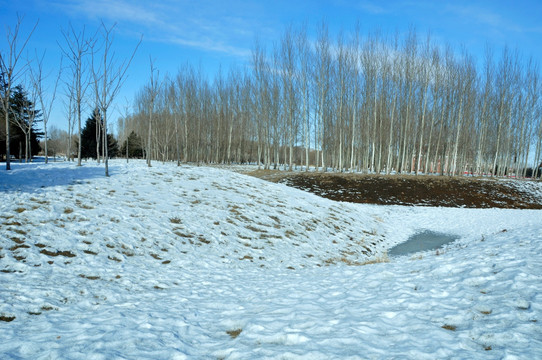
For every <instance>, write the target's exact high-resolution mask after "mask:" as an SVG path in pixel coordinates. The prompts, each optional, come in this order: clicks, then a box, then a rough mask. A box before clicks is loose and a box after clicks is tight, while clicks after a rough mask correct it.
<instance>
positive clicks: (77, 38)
mask: <svg viewBox="0 0 542 360" xmlns="http://www.w3.org/2000/svg"><path fill="white" fill-rule="evenodd" d="M62 36H63V37H64V41H65V44H64V46H62V45H60V44H59V46H60V48H61V50H62V53H63V54H64V56H65V57H66V58H67V59H68V61H69V62H70V68H71V70H72V77H73V78H72V80H70V81H67V82H66V85H67V86H68V88H69V91H70V92H71V93H72V94H73V95H72V97H73V101H74V109H75V116H76V118H77V137H78V148H77V166H81V113H82V111H83V108H82V107H83V99H84V97H85V93H86V90H87V88H88V85H89V81H88V80H87V79H86V78H85V77H86V75H85V68H84V67H83V65H84V64H83V62H84V60H85V58H86V56H87V55H89V54H90V51H91V45H92V42H93V40H92V37H91V38H88V39H87V38H86V36H85V28H84V27H83V30H82V31H81V32H76V31H75V29H74V28H73V26H72V25H70V27H69V29H67V30H62Z"/></svg>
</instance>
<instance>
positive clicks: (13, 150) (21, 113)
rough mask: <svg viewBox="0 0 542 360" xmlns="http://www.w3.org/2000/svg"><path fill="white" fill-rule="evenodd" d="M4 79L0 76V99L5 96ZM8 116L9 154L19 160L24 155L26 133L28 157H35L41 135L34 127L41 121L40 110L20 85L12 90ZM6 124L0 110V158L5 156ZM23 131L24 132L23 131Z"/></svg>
mask: <svg viewBox="0 0 542 360" xmlns="http://www.w3.org/2000/svg"><path fill="white" fill-rule="evenodd" d="M3 79H4V77H3V76H0V97H2V96H4V94H5V86H6V85H5V81H3ZM8 116H9V132H10V141H9V144H10V145H9V146H10V154H11V155H12V156H15V157H17V158H21V156H24V154H25V151H24V149H25V146H26V145H27V144H26V139H25V138H26V136H25V131H28V132H29V134H28V136H29V137H28V140H29V142H30V150H31V152H30V154H29V155H30V156H34V155H37V154H38V153H39V152H40V150H41V147H40V144H39V138H40V137H42V136H43V133H41V132H40V131H38V130H37V129H36V128H35V126H36V125H37V123H38V122H39V121H41V110H38V109H36V108H35V104H34V103H33V102H32V101H30V99H29V98H28V94H27V92H26V91H25V90H24V88H23V87H22V86H21V85H17V86H16V87H14V88H12V90H11V94H10V113H9V114H8ZM31 117H33V119H32V123H31V124H30V122H31ZM5 129H6V122H5V116H4V111H3V109H2V108H0V158H2V159H3V158H4V157H5V155H6V130H5ZM23 129H24V130H23Z"/></svg>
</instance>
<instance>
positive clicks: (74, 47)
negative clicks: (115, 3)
mask: <svg viewBox="0 0 542 360" xmlns="http://www.w3.org/2000/svg"><path fill="white" fill-rule="evenodd" d="M22 22H23V17H21V16H18V17H17V22H16V24H15V26H14V27H9V26H7V27H6V39H7V46H6V50H4V51H2V52H0V74H1V78H0V80H1V84H0V85H1V86H0V100H1V101H0V103H1V106H2V107H1V110H2V112H3V113H2V115H3V122H4V126H5V129H6V130H5V132H3V133H2V134H0V135H1V136H2V137H3V139H2V140H3V143H4V144H5V147H4V149H5V150H3V152H4V156H5V159H6V170H10V159H11V154H12V151H11V144H12V142H13V139H12V136H11V129H12V125H13V124H19V122H21V123H22V122H24V123H25V124H26V125H25V128H26V130H24V132H25V135H26V134H27V133H28V134H31V129H32V126H33V125H32V124H33V122H32V121H33V120H34V118H36V116H37V115H38V114H37V112H36V111H34V110H32V111H30V112H29V110H28V109H34V107H30V106H27V110H26V112H25V114H26V117H24V119H25V120H24V121H23V120H20V119H19V118H23V117H21V116H17V115H16V114H15V113H14V112H13V110H12V108H13V105H14V96H15V95H16V94H17V92H16V90H17V88H21V87H22V85H20V84H18V83H19V82H24V83H25V86H24V87H26V88H27V89H30V90H29V91H30V93H31V94H32V97H31V101H32V105H34V104H37V103H38V101H39V103H40V105H41V108H42V110H41V115H42V120H43V127H44V134H43V135H44V150H45V162H46V163H47V161H48V155H49V151H48V140H49V136H48V131H47V122H48V119H49V115H50V113H51V109H52V105H53V102H54V101H55V98H56V92H57V87H58V84H59V82H60V83H63V84H64V89H65V101H64V104H65V108H66V115H67V119H68V124H67V125H68V126H67V128H68V131H67V132H66V135H67V136H66V140H67V141H66V143H67V149H66V155H67V157H68V158H69V159H70V160H71V159H73V157H72V146H73V145H76V147H77V165H78V166H80V165H81V160H82V157H83V152H82V146H83V141H82V140H83V139H82V127H81V118H82V114H83V112H84V111H85V109H87V108H89V107H90V108H94V109H96V111H97V112H98V114H99V121H96V122H95V129H96V140H95V141H96V144H97V146H96V158H97V159H98V162H100V159H103V162H104V164H105V175H106V176H108V175H109V169H108V159H109V157H110V155H109V154H108V151H109V149H110V146H108V140H111V139H112V137H109V136H108V134H107V128H108V125H107V121H108V112H109V110H110V108H111V106H112V104H113V102H114V100H115V98H116V96H117V95H118V93H119V91H120V89H121V87H122V85H123V83H124V81H125V79H126V72H127V70H128V67H129V65H130V63H131V61H132V59H133V57H134V56H135V53H136V51H137V48H138V47H139V44H140V43H141V39H140V41H139V43H137V45H136V46H135V49H134V51H133V52H132V54H131V56H130V57H128V58H124V59H123V58H119V57H118V56H117V54H116V53H115V50H114V47H113V40H114V30H115V27H116V24H113V25H111V26H107V25H106V24H105V23H104V22H103V21H102V23H101V26H100V27H99V28H98V29H97V30H96V32H95V33H94V34H90V35H89V34H88V33H87V32H86V29H85V27H83V28H82V29H81V30H79V31H78V30H75V29H74V28H73V26H71V25H70V26H69V28H68V29H62V37H63V42H61V43H59V45H60V48H61V51H62V55H63V56H62V60H64V61H66V62H67V66H65V67H63V65H62V60H61V61H60V62H59V69H58V72H57V75H56V81H55V82H54V87H53V89H47V88H45V85H44V83H45V81H44V80H45V78H46V77H47V75H46V74H44V72H43V59H44V57H45V53H44V54H43V55H41V56H40V55H38V54H37V53H36V55H35V56H34V57H27V58H26V59H25V58H24V57H23V52H24V50H25V48H26V46H27V44H28V41H29V40H30V38H31V36H32V34H33V33H34V31H35V30H36V28H37V26H38V22H36V23H35V25H34V26H33V27H32V29H31V31H30V32H29V33H28V34H27V35H26V36H23V35H22V34H21V33H20V30H21V25H22ZM24 60H26V61H24ZM63 71H64V76H62V72H63ZM96 114H97V113H96V112H95V113H94V114H93V117H94V118H95V117H96ZM75 125H77V132H76V133H77V136H76V141H75V142H74V141H73V136H72V135H73V134H74V130H75ZM3 128H4V127H3ZM21 128H23V127H22V126H21ZM56 134H60V132H59V131H57V132H56ZM100 144H101V145H100ZM27 147H28V146H27ZM87 152H88V151H87Z"/></svg>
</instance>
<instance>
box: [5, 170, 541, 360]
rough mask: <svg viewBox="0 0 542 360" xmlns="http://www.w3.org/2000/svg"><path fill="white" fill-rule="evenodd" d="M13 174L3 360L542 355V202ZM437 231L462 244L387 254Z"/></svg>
mask: <svg viewBox="0 0 542 360" xmlns="http://www.w3.org/2000/svg"><path fill="white" fill-rule="evenodd" d="M12 166H13V170H12V171H10V172H6V171H4V170H1V171H0V319H1V320H2V321H0V358H2V359H11V358H14V359H56V358H68V359H110V358H126V359H140V358H149V359H189V358H190V359H191V358H197V359H254V358H270V359H333V358H336V359H348V358H352V359H358V358H359V359H388V358H394V359H397V358H411V359H445V358H458V359H495V358H498V359H500V358H505V359H536V358H542V316H541V315H542V211H540V210H502V209H490V210H487V209H484V210H482V209H480V210H478V209H453V208H430V207H400V206H372V205H360V204H349V203H338V202H333V201H330V200H327V199H322V198H319V197H317V196H315V195H312V194H309V193H305V192H302V191H300V190H296V189H292V188H288V187H286V186H284V185H280V184H273V183H268V182H265V181H262V180H259V179H256V178H252V177H249V176H246V175H242V174H238V173H235V172H233V171H228V170H225V169H217V168H210V167H192V166H181V167H177V166H175V165H174V164H161V163H154V164H153V167H152V168H147V167H146V166H145V164H144V162H137V161H131V162H130V163H129V164H126V162H125V161H120V160H119V161H113V162H111V165H110V172H111V177H109V178H106V177H104V176H103V172H104V171H103V167H101V166H98V165H96V164H94V163H84V166H83V167H80V168H77V167H75V166H74V164H71V163H50V164H47V165H46V164H17V163H14V164H12ZM531 187H532V186H531ZM541 188H542V185H541V187H539V190H540V189H541ZM422 230H433V231H438V232H443V233H448V234H453V235H459V236H461V239H460V240H458V241H457V242H456V243H454V244H452V245H450V246H448V247H446V248H445V249H441V250H439V251H431V252H423V253H419V254H415V255H408V256H403V257H398V258H391V259H389V262H382V261H385V260H386V259H387V256H386V251H387V250H388V249H389V248H391V247H392V246H394V245H396V244H398V243H400V242H403V241H405V240H407V239H408V237H409V236H410V235H412V234H414V233H416V232H418V231H422ZM362 264H364V265H363V266H360V265H362Z"/></svg>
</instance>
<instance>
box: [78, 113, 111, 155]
mask: <svg viewBox="0 0 542 360" xmlns="http://www.w3.org/2000/svg"><path fill="white" fill-rule="evenodd" d="M102 125H103V122H102V117H101V115H100V111H99V110H98V109H94V111H93V112H92V115H91V116H90V117H89V118H88V119H87V121H86V122H85V127H84V128H83V130H82V131H81V156H82V157H83V158H93V159H97V158H98V156H97V144H98V141H99V145H100V156H103V154H102V150H101V149H102V144H103V134H102V131H103V130H102V129H101V127H102ZM97 138H98V139H97ZM107 149H108V154H109V157H110V158H112V157H115V156H117V155H118V152H119V146H118V143H117V140H116V139H115V138H114V137H113V135H111V134H107Z"/></svg>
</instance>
